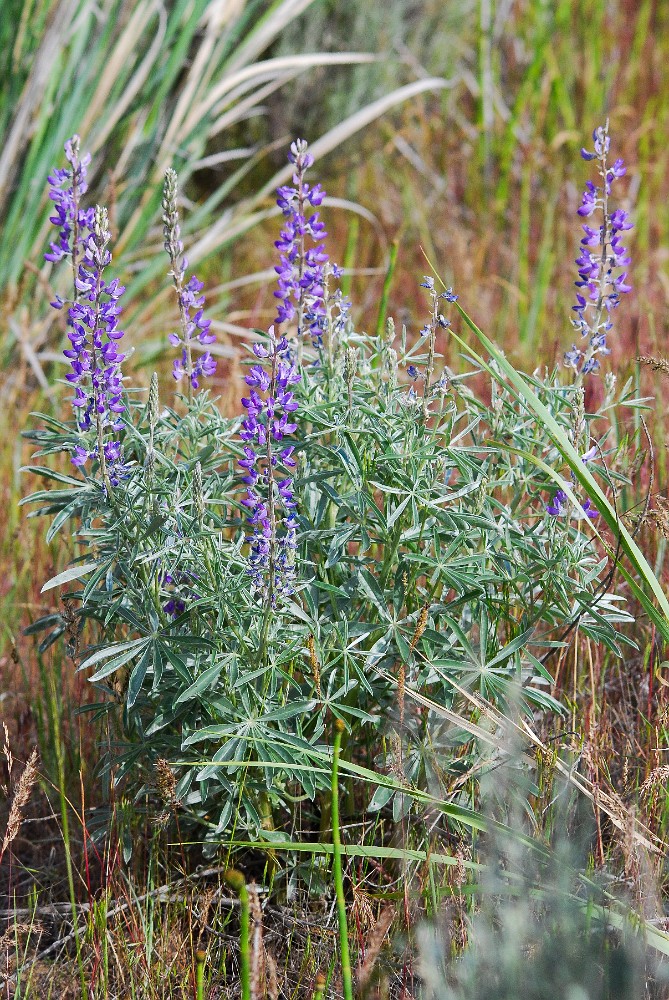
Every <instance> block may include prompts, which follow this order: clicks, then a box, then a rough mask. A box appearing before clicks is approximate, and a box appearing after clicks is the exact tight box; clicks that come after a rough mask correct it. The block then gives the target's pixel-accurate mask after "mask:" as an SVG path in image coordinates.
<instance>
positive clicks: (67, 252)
mask: <svg viewBox="0 0 669 1000" xmlns="http://www.w3.org/2000/svg"><path fill="white" fill-rule="evenodd" d="M65 157H66V159H67V161H68V163H69V167H64V168H56V169H54V170H53V171H52V172H51V174H50V175H49V177H48V181H49V187H50V190H49V197H50V199H51V201H53V202H54V204H55V206H56V211H55V215H52V216H51V217H50V221H51V222H52V223H53V224H54V225H55V226H58V230H59V231H58V239H57V241H56V242H53V243H51V245H50V251H49V253H46V254H45V255H44V256H45V258H46V260H49V261H51V262H53V263H57V262H58V261H61V260H64V259H66V258H68V257H69V258H70V261H71V264H72V270H73V275H74V295H73V299H72V300H70V304H69V308H68V313H67V325H68V334H67V336H68V339H69V341H70V346H69V348H67V350H65V351H64V352H63V353H64V354H65V357H66V358H67V359H68V361H69V362H70V365H71V369H72V370H71V371H70V372H69V373H68V374H67V375H66V376H65V378H66V380H67V381H68V382H69V383H70V385H72V386H73V387H74V398H73V399H72V406H73V408H74V412H75V414H76V420H77V428H78V430H79V431H80V434H81V440H80V442H79V443H78V444H76V445H75V447H74V452H73V454H72V463H73V465H76V466H77V467H78V468H83V467H84V466H86V465H87V464H88V462H90V461H94V460H97V461H98V463H99V466H100V472H101V474H102V479H103V482H104V484H105V489H107V488H109V486H117V485H118V483H119V482H120V480H121V479H122V478H123V477H124V476H125V473H126V467H125V464H124V461H123V452H122V448H121V443H120V441H117V440H115V439H114V438H110V436H109V432H110V431H111V432H117V431H119V430H120V429H121V427H122V426H123V424H122V421H121V416H120V415H121V413H123V411H124V410H125V406H124V404H123V401H122V395H123V379H122V376H121V362H122V361H123V359H124V358H125V355H124V354H120V353H119V351H118V349H117V344H118V341H119V340H120V339H121V338H122V337H123V331H122V330H119V329H118V317H119V314H120V312H121V306H120V298H121V296H122V295H123V292H124V291H125V288H124V287H123V285H121V284H119V281H118V279H116V278H114V279H113V280H112V281H110V282H107V281H105V278H104V271H105V268H107V267H108V266H109V264H110V263H111V253H110V252H109V250H108V244H109V242H110V240H111V233H110V232H109V220H108V217H107V211H106V209H104V208H100V207H99V206H97V207H96V208H82V207H81V198H82V196H83V195H84V194H85V193H86V190H87V182H86V167H87V166H88V164H89V163H90V160H91V157H90V154H88V153H86V154H84V155H83V156H82V155H81V154H80V141H79V136H78V135H73V136H72V138H71V139H68V140H67V142H66V143H65ZM51 304H52V305H53V306H54V308H56V309H61V308H62V307H63V306H64V305H66V301H65V300H63V299H61V298H60V296H58V297H57V298H56V300H55V301H54V302H52V303H51Z"/></svg>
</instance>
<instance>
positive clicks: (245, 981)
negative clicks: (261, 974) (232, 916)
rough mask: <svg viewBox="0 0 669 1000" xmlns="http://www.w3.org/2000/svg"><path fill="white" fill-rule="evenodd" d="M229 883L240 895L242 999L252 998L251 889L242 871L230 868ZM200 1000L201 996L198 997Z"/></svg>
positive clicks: (227, 880)
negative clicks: (248, 887)
mask: <svg viewBox="0 0 669 1000" xmlns="http://www.w3.org/2000/svg"><path fill="white" fill-rule="evenodd" d="M223 877H224V879H225V881H226V882H227V884H228V885H229V886H230V888H231V889H233V890H234V892H236V893H237V895H238V896H239V968H240V977H241V987H242V992H241V998H240V1000H251V938H250V929H251V921H250V907H249V891H248V889H247V888H246V880H245V878H244V876H243V875H242V873H241V872H239V871H237V870H236V869H235V868H230V869H228V871H227V872H226V873H225V875H224V876H223ZM198 1000H199V997H198Z"/></svg>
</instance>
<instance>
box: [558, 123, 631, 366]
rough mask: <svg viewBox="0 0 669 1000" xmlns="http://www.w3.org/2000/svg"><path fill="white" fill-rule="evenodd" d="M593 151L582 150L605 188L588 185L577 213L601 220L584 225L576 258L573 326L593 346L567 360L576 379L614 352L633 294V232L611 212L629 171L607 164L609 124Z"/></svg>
mask: <svg viewBox="0 0 669 1000" xmlns="http://www.w3.org/2000/svg"><path fill="white" fill-rule="evenodd" d="M593 144H594V151H593V152H589V151H588V150H585V149H583V150H581V156H582V157H583V159H585V160H596V161H597V162H598V172H599V176H600V178H601V180H602V183H601V185H596V184H594V183H593V182H592V181H587V182H586V187H585V191H584V193H583V198H582V201H581V205H580V207H579V209H578V214H579V215H580V216H581V218H586V219H590V218H591V217H592V216H597V215H598V216H599V219H600V222H599V225H594V226H593V225H588V224H587V223H584V224H583V233H584V235H583V238H582V239H581V248H580V254H579V256H578V257H577V258H576V266H577V268H578V281H577V282H576V289H577V292H576V304H575V305H574V306H572V310H573V312H574V313H575V317H574V318H573V320H572V324H573V326H574V328H575V329H576V330H578V332H579V333H580V334H581V336H582V337H584V338H586V339H587V341H588V344H587V346H586V348H585V350H579V349H578V348H577V347H576V345H574V346H573V347H572V349H571V350H570V351H567V353H566V354H565V356H564V363H565V365H566V367H568V368H573V370H574V371H575V373H576V376H577V379H580V378H582V377H583V376H584V375H587V374H588V373H590V372H594V371H597V370H598V369H599V367H600V362H599V358H598V355H603V354H610V349H609V347H608V345H607V334H608V332H609V331H610V330H611V329H612V322H611V318H610V314H611V313H612V312H613V310H614V309H616V308H617V307H618V305H619V303H620V298H621V296H622V295H624V294H626V293H628V292H631V291H632V286H631V285H630V284H629V283H628V282H627V281H626V278H627V270H626V268H627V267H628V266H629V265H630V264H631V263H632V259H631V257H630V256H629V254H628V252H627V249H626V247H625V246H623V243H622V240H621V236H620V234H621V233H623V232H626V231H627V230H629V229H632V228H633V227H632V223H631V222H630V221H629V216H628V214H627V212H625V211H624V210H623V209H620V208H619V209H616V210H615V211H613V212H611V211H610V209H609V196H610V194H611V187H612V185H613V182H614V181H615V180H616V179H617V178H619V177H623V176H624V175H625V172H626V168H625V164H624V162H623V160H622V159H617V160H615V162H614V163H613V165H612V166H609V165H608V163H607V156H608V153H609V147H610V140H609V135H608V123H607V124H606V125H605V126H603V127H599V128H596V129H595V131H594V132H593Z"/></svg>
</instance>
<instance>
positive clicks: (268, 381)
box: [239, 327, 301, 608]
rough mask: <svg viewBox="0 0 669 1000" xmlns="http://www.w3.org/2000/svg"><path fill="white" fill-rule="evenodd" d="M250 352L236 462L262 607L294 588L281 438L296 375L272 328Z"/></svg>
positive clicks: (292, 525)
mask: <svg viewBox="0 0 669 1000" xmlns="http://www.w3.org/2000/svg"><path fill="white" fill-rule="evenodd" d="M253 353H254V354H255V356H256V358H258V360H259V364H256V365H253V366H252V367H251V368H250V370H249V374H248V375H247V376H246V378H245V382H246V384H247V385H248V386H249V388H250V390H251V391H250V393H249V396H248V397H245V398H243V399H242V406H243V407H244V409H245V410H246V417H245V419H244V420H243V421H242V429H241V431H240V437H241V439H242V441H243V442H244V457H243V458H241V459H239V465H240V466H241V468H242V469H243V470H244V476H243V478H242V482H244V483H245V484H246V497H245V498H244V499H243V500H242V504H243V506H244V507H245V508H246V510H247V512H248V515H247V516H248V524H249V526H250V527H251V529H252V531H251V534H250V535H249V536H248V537H247V541H248V542H249V544H250V554H249V573H250V575H251V580H252V585H253V590H254V592H255V593H257V594H260V595H261V596H262V600H263V603H265V605H266V607H270V608H274V607H276V604H277V600H278V599H279V598H280V597H282V596H288V595H290V594H292V593H293V590H294V580H295V549H296V547H297V542H296V537H297V519H296V518H295V514H294V510H295V507H296V501H295V496H294V490H293V480H292V477H291V475H290V473H289V471H288V470H290V469H293V468H294V467H295V460H294V458H293V451H294V446H293V445H290V444H286V443H285V440H286V438H288V437H290V435H291V434H293V433H294V432H295V431H296V430H297V424H296V423H294V422H293V421H292V419H291V414H292V413H293V412H294V411H295V410H297V407H298V404H297V401H296V399H295V398H294V395H293V393H292V391H291V388H290V387H291V386H293V385H295V384H296V383H297V382H299V381H300V377H301V376H300V374H299V372H298V371H297V369H296V367H295V365H294V364H293V363H292V361H291V358H290V350H289V346H288V341H287V339H286V338H285V337H281V338H280V339H279V340H278V341H277V339H276V337H275V335H274V327H270V329H269V347H265V346H264V345H262V344H254V345H253ZM276 445H280V446H281V447H280V448H279V449H277V448H276Z"/></svg>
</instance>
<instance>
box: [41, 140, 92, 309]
mask: <svg viewBox="0 0 669 1000" xmlns="http://www.w3.org/2000/svg"><path fill="white" fill-rule="evenodd" d="M65 158H66V160H67V162H68V163H69V167H61V168H59V167H56V168H54V169H53V170H52V171H51V173H50V174H49V176H48V178H47V180H48V182H49V198H50V199H51V201H52V202H53V203H54V209H55V211H54V215H52V216H50V218H49V222H51V223H52V224H53V225H54V226H57V227H58V238H57V240H56V241H55V242H53V243H51V244H50V245H49V247H50V248H49V252H48V253H45V254H44V259H45V260H48V261H51V262H52V263H54V264H55V263H57V262H58V261H61V260H64V259H65V258H67V257H70V258H71V259H72V266H73V269H74V272H75V275H76V267H77V258H78V257H79V255H80V252H81V249H82V248H83V245H84V242H85V240H86V238H87V236H88V234H89V233H90V231H91V230H92V228H93V221H94V216H95V210H94V209H93V208H87V209H83V208H81V199H82V197H83V195H85V194H86V191H87V190H88V183H87V181H86V168H87V166H88V164H89V163H90V162H91V155H90V153H85V154H84V155H83V156H81V155H80V139H79V136H78V135H73V136H72V138H71V139H68V140H67V142H66V143H65ZM76 297H77V296H76V294H75V298H76ZM52 305H54V307H55V308H60V307H61V306H62V305H64V303H63V302H62V300H60V299H59V300H57V301H56V302H54V303H52Z"/></svg>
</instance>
